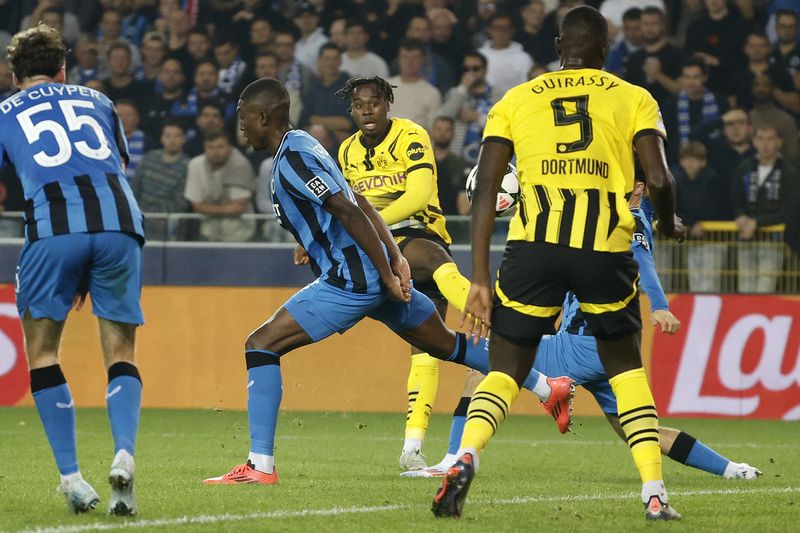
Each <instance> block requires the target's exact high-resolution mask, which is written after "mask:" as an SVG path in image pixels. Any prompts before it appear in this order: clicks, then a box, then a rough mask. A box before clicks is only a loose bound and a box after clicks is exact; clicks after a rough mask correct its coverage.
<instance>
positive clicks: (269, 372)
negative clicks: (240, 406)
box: [245, 350, 283, 455]
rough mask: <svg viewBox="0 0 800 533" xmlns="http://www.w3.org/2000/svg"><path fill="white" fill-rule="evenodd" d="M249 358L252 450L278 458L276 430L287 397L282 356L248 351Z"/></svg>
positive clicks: (248, 393)
mask: <svg viewBox="0 0 800 533" xmlns="http://www.w3.org/2000/svg"><path fill="white" fill-rule="evenodd" d="M245 359H246V360H247V419H248V421H249V422H250V451H252V452H254V453H260V454H263V455H275V428H276V426H277V425H278V408H279V407H280V405H281V398H282V396H283V378H282V377H281V366H280V365H281V363H280V357H279V356H278V354H276V353H273V352H270V351H267V350H247V351H246V352H245Z"/></svg>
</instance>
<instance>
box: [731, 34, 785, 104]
mask: <svg viewBox="0 0 800 533" xmlns="http://www.w3.org/2000/svg"><path fill="white" fill-rule="evenodd" d="M744 53H745V56H746V57H747V62H746V63H745V65H744V66H742V67H740V68H739V69H738V70H736V71H731V72H730V74H731V76H730V82H731V84H732V88H731V91H732V92H733V96H734V99H735V102H736V105H737V106H738V107H742V108H744V109H750V108H751V107H753V79H754V78H755V76H756V75H758V74H763V75H766V76H769V78H770V79H771V80H772V86H773V90H772V97H773V98H775V100H777V102H778V103H779V104H780V105H781V106H783V107H784V108H785V109H788V110H789V111H793V112H800V94H798V93H797V90H796V89H795V86H794V81H793V80H792V78H791V76H789V73H788V72H787V71H786V69H785V68H784V67H783V65H780V64H774V63H770V61H769V56H770V46H769V40H768V39H767V36H766V35H765V34H763V33H751V34H749V35H748V36H747V39H746V41H745V45H744Z"/></svg>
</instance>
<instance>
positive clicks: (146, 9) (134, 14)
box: [81, 0, 156, 46]
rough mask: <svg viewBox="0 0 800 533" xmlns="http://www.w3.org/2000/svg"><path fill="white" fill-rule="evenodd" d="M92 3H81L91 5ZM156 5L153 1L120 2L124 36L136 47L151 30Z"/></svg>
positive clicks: (133, 0) (130, 0)
mask: <svg viewBox="0 0 800 533" xmlns="http://www.w3.org/2000/svg"><path fill="white" fill-rule="evenodd" d="M90 3H91V2H81V4H90ZM155 3H156V2H154V1H152V0H128V1H122V2H118V3H117V5H118V6H119V8H120V11H121V12H122V15H123V19H122V36H123V37H124V38H125V39H127V40H128V41H129V42H130V43H132V44H133V45H134V46H141V45H142V40H143V39H144V36H145V34H146V33H147V31H148V30H149V29H151V25H150V21H151V20H153V19H154V18H155V16H156V10H155V9H154V8H155Z"/></svg>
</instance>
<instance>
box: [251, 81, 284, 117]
mask: <svg viewBox="0 0 800 533" xmlns="http://www.w3.org/2000/svg"><path fill="white" fill-rule="evenodd" d="M239 100H240V101H241V106H242V107H249V106H253V105H255V106H258V107H259V108H260V109H261V111H263V112H265V113H267V114H268V115H275V114H276V113H280V115H278V116H277V119H278V120H280V121H282V122H285V123H286V124H288V123H289V93H288V92H287V91H286V87H284V86H283V84H282V83H281V82H280V81H278V80H276V79H275V78H261V79H258V80H256V81H254V82H252V83H250V84H249V85H248V86H247V87H245V88H244V90H243V91H242V94H241V96H240V97H239Z"/></svg>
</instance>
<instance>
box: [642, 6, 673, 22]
mask: <svg viewBox="0 0 800 533" xmlns="http://www.w3.org/2000/svg"><path fill="white" fill-rule="evenodd" d="M642 15H658V17H659V18H660V19H661V20H662V21H663V20H667V14H666V13H664V10H663V9H661V8H660V7H656V6H647V7H646V8H644V9H642Z"/></svg>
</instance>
